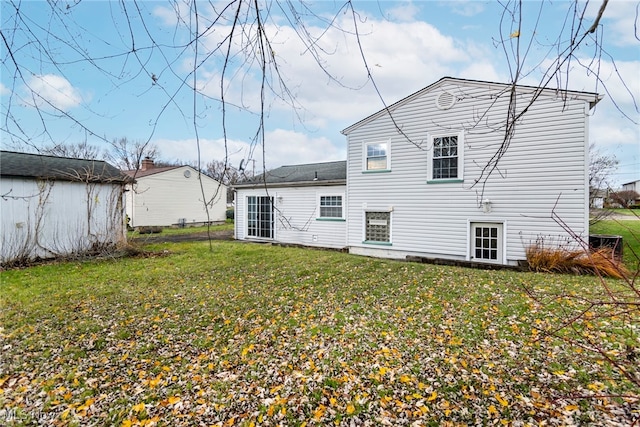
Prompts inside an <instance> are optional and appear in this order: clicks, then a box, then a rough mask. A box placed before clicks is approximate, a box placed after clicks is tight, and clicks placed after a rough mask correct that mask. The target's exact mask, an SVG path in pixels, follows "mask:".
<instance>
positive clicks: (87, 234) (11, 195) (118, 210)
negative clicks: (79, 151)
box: [0, 151, 129, 264]
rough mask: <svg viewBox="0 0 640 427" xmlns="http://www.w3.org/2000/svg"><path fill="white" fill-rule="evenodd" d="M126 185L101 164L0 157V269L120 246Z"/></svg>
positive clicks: (26, 156) (123, 236) (31, 156)
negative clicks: (15, 263)
mask: <svg viewBox="0 0 640 427" xmlns="http://www.w3.org/2000/svg"><path fill="white" fill-rule="evenodd" d="M128 180H129V178H128V177H126V176H125V175H123V174H122V173H120V171H119V170H118V169H117V168H115V167H113V166H111V165H110V164H108V163H106V162H103V161H98V160H82V159H70V158H63V157H53V156H42V155H37V154H27V153H17V152H11V151H1V152H0V213H1V215H0V218H1V221H2V237H1V240H0V244H1V246H0V256H1V259H2V264H7V263H11V262H16V261H26V260H30V259H35V258H52V257H58V256H65V255H70V254H80V253H83V252H87V251H91V250H95V249H101V248H104V247H106V246H112V245H118V244H120V243H123V242H125V241H126V234H125V231H126V230H125V226H124V205H123V190H124V185H125V183H126V182H127V181H128Z"/></svg>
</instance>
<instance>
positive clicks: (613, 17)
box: [586, 1, 639, 47]
mask: <svg viewBox="0 0 640 427" xmlns="http://www.w3.org/2000/svg"><path fill="white" fill-rule="evenodd" d="M601 4H602V2H600V1H598V2H592V3H589V7H588V8H587V14H586V16H587V17H588V18H591V19H595V17H596V16H597V14H598V11H599V9H600V6H601ZM638 7H639V6H638V3H637V2H635V1H610V2H609V3H607V7H606V8H605V10H604V13H603V15H602V19H601V21H600V24H601V25H603V28H604V33H605V34H604V38H605V41H606V42H607V43H610V44H613V45H616V46H636V47H637V46H638V45H639V42H638V39H637V38H636V37H638V36H639V35H638V29H637V26H638V13H639V10H638Z"/></svg>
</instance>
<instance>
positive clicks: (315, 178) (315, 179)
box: [313, 171, 318, 181]
mask: <svg viewBox="0 0 640 427" xmlns="http://www.w3.org/2000/svg"><path fill="white" fill-rule="evenodd" d="M313 180H314V181H317V180H318V171H316V176H315V177H314V178H313Z"/></svg>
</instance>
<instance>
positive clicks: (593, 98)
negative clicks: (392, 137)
mask: <svg viewBox="0 0 640 427" xmlns="http://www.w3.org/2000/svg"><path fill="white" fill-rule="evenodd" d="M446 83H458V84H461V85H463V84H464V85H469V84H474V85H482V86H487V87H491V88H494V89H501V90H504V91H505V93H508V92H507V90H508V89H510V88H511V84H509V83H496V82H488V81H482V80H469V79H459V78H455V77H443V78H441V79H440V80H438V81H437V82H435V83H432V84H430V85H429V86H427V87H425V88H422V89H420V90H419V91H417V92H414V93H412V94H411V95H409V96H407V97H405V98H402V99H401V100H399V101H397V102H395V103H393V104H391V105H389V106H387V107H385V108H383V109H381V110H380V111H378V112H376V113H373V114H372V115H370V116H368V117H365V118H364V119H362V120H360V121H358V122H356V123H354V124H352V125H351V126H349V127H347V128H345V129H343V130H342V131H341V133H342V134H343V135H348V134H350V133H351V132H353V131H354V130H356V129H358V128H359V127H360V126H362V125H364V124H366V123H368V122H370V121H372V120H374V119H376V118H378V117H380V116H383V115H386V114H389V112H392V111H393V110H394V109H396V108H398V107H400V106H402V105H404V104H406V103H408V102H410V101H412V100H413V99H415V98H418V97H420V96H422V95H424V94H425V93H426V92H429V91H432V90H434V89H436V88H437V87H438V86H441V85H443V84H446ZM516 89H517V90H518V91H520V92H531V93H535V92H537V91H542V92H545V93H549V94H559V93H560V94H562V96H563V98H569V97H570V98H574V99H582V100H584V101H587V102H589V108H593V107H594V106H595V105H596V104H597V103H598V102H599V101H600V100H601V99H602V97H603V96H602V95H600V94H598V93H595V92H581V91H572V90H563V89H553V88H544V89H543V88H540V87H537V86H527V85H516Z"/></svg>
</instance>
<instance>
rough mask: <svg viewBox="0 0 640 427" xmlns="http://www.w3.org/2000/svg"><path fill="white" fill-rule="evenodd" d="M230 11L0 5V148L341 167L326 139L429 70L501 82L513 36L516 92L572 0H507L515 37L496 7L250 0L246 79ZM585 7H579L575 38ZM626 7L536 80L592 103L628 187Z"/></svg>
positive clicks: (633, 62)
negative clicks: (128, 144) (515, 15)
mask: <svg viewBox="0 0 640 427" xmlns="http://www.w3.org/2000/svg"><path fill="white" fill-rule="evenodd" d="M230 3H231V2H227V1H223V2H204V1H203V2H197V3H195V4H193V3H186V2H183V1H176V2H173V1H171V2H170V1H138V2H136V3H134V2H131V1H125V2H107V1H90V0H84V1H80V2H77V1H71V2H64V1H61V2H57V3H55V5H56V6H55V7H54V8H53V9H52V6H51V3H45V2H43V1H23V2H18V1H16V0H8V1H2V2H0V4H1V5H0V7H1V12H2V13H1V22H2V24H1V25H2V35H3V37H4V39H5V40H6V41H7V45H8V46H10V51H9V50H8V49H7V45H5V44H3V45H2V47H1V49H0V52H1V55H2V59H3V63H2V68H1V73H2V74H1V80H0V95H1V96H2V106H1V113H2V123H1V126H0V132H1V133H0V136H1V137H2V147H3V149H24V150H31V151H33V150H35V149H37V148H41V147H45V146H50V145H52V144H53V143H63V144H74V143H78V142H83V141H86V142H88V143H89V144H92V145H95V146H98V147H101V148H108V147H109V141H113V140H114V139H118V138H122V137H126V138H127V139H128V140H130V141H144V142H147V141H148V142H149V143H151V144H153V145H155V146H157V147H158V149H159V152H160V158H159V160H166V161H175V160H180V161H183V162H185V163H191V162H194V161H196V160H197V159H198V155H199V156H200V159H201V161H202V163H203V164H206V163H207V162H208V161H211V160H220V161H224V160H225V159H227V161H228V162H229V164H231V165H233V166H235V167H238V166H239V165H240V162H241V161H244V163H245V164H248V165H250V166H251V167H252V168H255V170H256V171H260V170H263V169H264V168H266V169H272V168H276V167H279V166H281V165H287V164H299V163H314V162H322V161H333V160H344V159H346V137H345V136H343V135H342V134H341V133H340V131H341V130H342V129H344V128H346V127H348V126H350V125H352V124H353V123H355V122H357V121H359V120H361V119H363V118H365V117H367V116H369V115H371V114H373V113H375V112H376V111H378V110H380V109H381V108H383V106H384V105H385V104H387V105H388V104H392V103H394V102H396V101H398V100H400V99H402V98H404V97H406V96H408V95H410V94H412V93H414V92H416V91H418V90H420V89H422V88H424V87H426V86H429V85H430V84H432V83H434V82H436V81H437V80H439V79H440V78H442V77H444V76H450V77H458V78H464V79H472V80H485V81H495V82H503V83H506V82H509V81H510V79H511V76H512V73H513V70H514V67H515V62H514V60H513V53H512V51H511V50H510V49H511V48H512V47H513V46H514V44H513V42H514V40H518V41H519V42H520V45H521V50H520V57H521V58H524V60H523V67H522V76H523V77H522V79H521V80H520V82H521V83H522V84H528V85H534V86H537V85H538V84H539V83H540V81H541V79H542V78H543V77H542V76H543V73H542V70H545V69H547V68H548V66H549V64H550V63H551V61H552V60H553V59H554V58H555V57H556V56H557V52H558V50H562V48H560V49H559V48H558V44H557V41H558V40H560V41H561V42H564V41H566V40H567V39H568V37H569V35H568V32H569V31H570V29H571V18H572V13H571V12H572V11H571V10H570V8H571V7H572V5H574V3H573V2H564V1H560V2H539V1H534V0H532V1H525V2H523V13H522V16H523V18H522V22H521V27H520V31H519V33H518V34H517V38H516V37H515V36H516V33H515V30H516V29H517V28H516V27H515V26H514V25H515V24H514V23H513V20H512V19H511V17H510V16H508V15H504V14H503V7H502V6H501V4H500V3H498V2H483V1H441V2H439V1H413V2H406V1H403V2H391V1H360V2H358V1H356V2H353V3H350V4H347V5H346V6H345V3H344V2H343V1H321V2H306V3H304V4H303V3H299V2H292V3H286V2H284V1H269V2H263V3H261V4H262V5H263V8H262V10H261V18H260V19H261V21H260V23H261V24H262V25H263V26H264V29H265V31H264V36H265V37H266V38H267V39H268V41H269V43H270V48H269V49H268V50H266V51H265V52H266V54H267V58H268V60H267V62H266V69H267V72H266V78H265V79H264V80H262V72H261V63H260V61H257V60H256V58H257V55H256V52H257V51H256V46H257V44H258V43H259V41H260V39H259V38H258V36H257V35H256V33H255V28H256V26H257V23H256V21H255V18H254V14H253V12H252V10H251V9H247V8H246V7H243V8H241V9H240V13H239V15H238V16H239V20H240V22H248V25H245V26H244V27H242V30H243V31H237V32H235V33H233V37H231V43H229V34H230V30H231V28H232V25H231V19H233V17H234V16H235V12H236V9H237V8H236V6H237V5H238V4H239V3H238V2H233V3H231V4H230ZM507 4H510V3H507ZM579 6H580V7H583V6H584V3H580V4H579ZM350 7H353V10H352V9H350ZM599 7H600V2H599V1H593V2H591V3H589V5H588V7H587V9H586V13H585V17H586V18H587V24H586V27H585V28H588V27H589V26H590V25H591V22H592V21H593V20H594V18H595V17H596V15H597V12H598V8H599ZM639 7H640V6H639V5H638V2H631V1H625V0H618V1H616V0H614V1H610V2H609V4H608V5H607V8H606V9H605V12H604V14H603V16H602V19H601V21H600V24H601V26H600V27H599V28H598V29H597V31H596V32H595V33H593V34H592V35H591V37H589V38H588V39H587V40H586V43H585V44H584V46H583V47H582V48H581V49H580V50H579V51H577V52H576V55H575V58H574V59H573V60H572V61H571V63H569V66H568V69H569V71H568V72H565V73H563V74H561V76H560V77H559V79H555V78H554V79H552V81H551V86H552V87H553V86H554V85H556V84H559V85H560V86H561V87H567V88H569V89H572V90H581V91H588V92H598V93H601V94H603V95H604V99H603V100H602V101H601V102H600V103H599V104H598V105H597V106H596V108H595V109H594V110H592V116H591V117H590V131H589V136H590V142H591V143H594V144H595V146H596V147H597V149H598V151H599V152H601V153H603V154H605V155H614V156H616V158H617V159H618V161H619V166H618V169H617V170H616V171H615V172H614V173H613V174H612V177H611V184H612V185H613V186H614V187H615V186H618V185H620V184H622V183H625V182H630V181H633V180H637V179H640V125H639V123H640V113H639V110H638V108H639V107H638V105H639V104H640V41H639V37H640V35H639V34H638V33H636V32H635V31H637V30H635V26H638V27H640V25H638V24H639V23H640V22H639V19H638V8H639ZM292 10H294V11H295V13H294V12H292ZM195 12H197V16H198V19H196V18H195V16H196V13H195ZM300 23H302V24H304V25H301V24H300ZM236 28H239V27H236ZM582 32H584V31H582ZM196 33H197V34H198V35H199V36H198V38H197V40H198V41H197V43H195V42H193V39H194V37H193V35H194V34H196ZM264 40H265V39H263V41H264ZM502 40H506V44H505V43H502V42H501V41H502ZM596 42H597V43H596ZM597 46H600V47H601V49H596V47H597ZM586 66H591V68H592V70H591V72H590V71H588V70H587V69H586ZM596 66H597V70H598V72H597V73H594V72H593V69H594V68H595V67H596ZM194 69H195V72H194ZM194 87H195V88H196V90H195V91H194V90H193V88H194ZM262 88H264V90H263V89H262ZM261 93H263V96H262V97H261ZM34 94H35V95H34ZM223 98H224V101H225V103H224V104H223V103H222V102H221V100H222V99H223ZM262 108H263V109H264V112H265V113H264V115H261V114H260V111H261V109H262ZM262 126H263V127H262ZM254 161H255V162H254Z"/></svg>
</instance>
